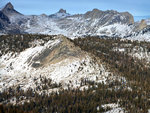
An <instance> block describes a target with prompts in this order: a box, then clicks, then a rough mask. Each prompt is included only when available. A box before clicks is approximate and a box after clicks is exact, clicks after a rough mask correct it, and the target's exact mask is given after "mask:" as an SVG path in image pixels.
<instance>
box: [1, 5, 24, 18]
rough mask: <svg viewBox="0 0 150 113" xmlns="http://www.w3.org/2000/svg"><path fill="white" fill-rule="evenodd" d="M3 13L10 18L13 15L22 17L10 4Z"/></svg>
mask: <svg viewBox="0 0 150 113" xmlns="http://www.w3.org/2000/svg"><path fill="white" fill-rule="evenodd" d="M2 12H3V13H4V14H5V15H6V16H8V17H10V16H13V15H22V14H21V13H19V12H18V11H16V10H15V9H14V6H13V5H12V4H11V3H10V2H9V3H8V4H6V6H5V7H4V8H3V9H2Z"/></svg>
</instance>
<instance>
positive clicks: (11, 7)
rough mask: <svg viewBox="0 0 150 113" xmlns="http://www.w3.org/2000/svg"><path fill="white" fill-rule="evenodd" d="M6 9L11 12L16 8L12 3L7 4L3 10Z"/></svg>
mask: <svg viewBox="0 0 150 113" xmlns="http://www.w3.org/2000/svg"><path fill="white" fill-rule="evenodd" d="M5 9H9V10H11V9H14V6H13V5H12V3H11V2H9V3H7V4H6V6H5V7H4V9H3V10H5Z"/></svg>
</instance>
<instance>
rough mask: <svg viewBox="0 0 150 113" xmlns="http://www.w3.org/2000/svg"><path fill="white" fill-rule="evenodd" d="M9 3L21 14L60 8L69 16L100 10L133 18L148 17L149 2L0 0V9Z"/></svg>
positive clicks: (40, 12) (49, 12)
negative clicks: (125, 14) (127, 13)
mask: <svg viewBox="0 0 150 113" xmlns="http://www.w3.org/2000/svg"><path fill="white" fill-rule="evenodd" d="M7 2H11V3H12V4H13V5H14V7H15V9H16V10H17V11H19V12H21V13H23V14H26V15H30V14H42V13H45V14H52V13H55V12H57V11H58V10H59V9H60V8H63V9H66V10H67V12H68V13H70V14H76V13H85V12H86V11H89V10H92V9H94V8H98V9H100V10H110V9H113V10H117V11H120V12H124V11H128V12H130V13H131V14H133V15H134V16H146V15H150V0H0V7H2V6H4V5H5V4H6V3H7Z"/></svg>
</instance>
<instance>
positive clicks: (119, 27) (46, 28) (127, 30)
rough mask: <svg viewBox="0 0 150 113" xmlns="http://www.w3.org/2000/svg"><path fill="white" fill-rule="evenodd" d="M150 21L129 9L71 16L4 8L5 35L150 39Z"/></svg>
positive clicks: (2, 27)
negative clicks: (27, 34)
mask: <svg viewBox="0 0 150 113" xmlns="http://www.w3.org/2000/svg"><path fill="white" fill-rule="evenodd" d="M149 25H150V20H149V19H147V20H141V21H138V22H135V21H134V17H133V16H132V15H131V14H130V13H129V12H117V11H114V10H107V11H101V10H99V9H93V10H92V11H88V12H86V13H85V14H75V15H71V14H69V13H67V11H66V10H64V9H60V10H59V11H58V12H57V13H55V14H51V15H46V14H42V15H23V14H21V13H19V12H18V11H16V10H15V9H14V7H13V5H12V4H11V3H8V4H6V6H5V7H4V8H3V9H1V11H0V30H1V31H0V33H1V34H20V33H21V34H22V33H32V34H51V35H55V34H56V35H57V34H63V35H65V36H68V37H70V38H73V39H74V38H76V37H84V36H87V35H90V36H109V37H121V38H128V39H134V40H146V41H150V30H149V29H150V26H149Z"/></svg>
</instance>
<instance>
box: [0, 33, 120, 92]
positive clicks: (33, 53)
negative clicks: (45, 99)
mask: <svg viewBox="0 0 150 113" xmlns="http://www.w3.org/2000/svg"><path fill="white" fill-rule="evenodd" d="M14 37H15V36H14ZM17 37H18V36H17ZM12 38H13V37H12ZM19 39H21V40H24V41H26V42H27V40H26V37H25V36H23V35H22V36H21V37H20V38H19ZM6 40H7V39H6ZM10 40H12V39H11V38H10ZM5 42H6V41H4V43H3V42H2V43H3V44H4V45H8V44H6V43H5ZM7 42H9V41H8V40H7ZM18 43H19V42H18ZM20 43H21V42H20ZM4 45H3V46H2V48H3V49H1V52H0V53H1V57H0V78H1V79H0V90H1V91H3V90H4V89H8V88H9V87H12V88H17V87H20V88H22V89H24V90H27V89H28V88H32V89H35V90H36V91H42V87H44V85H45V83H43V80H47V81H49V82H50V83H51V84H55V86H57V85H56V84H59V87H62V88H68V86H69V87H72V88H77V87H81V88H82V87H85V86H86V84H84V82H85V81H96V82H104V83H107V82H108V81H113V80H115V79H117V76H115V75H114V74H113V73H111V72H109V70H107V69H106V67H105V65H104V64H103V63H102V62H101V61H95V60H94V57H92V56H91V55H90V54H88V53H86V52H84V51H82V50H81V49H80V48H79V47H75V46H74V44H73V43H72V42H70V41H69V40H68V39H67V38H65V37H64V36H62V35H58V36H54V37H49V36H46V37H45V38H41V39H36V37H35V40H33V41H29V42H28V44H27V45H28V47H26V49H22V50H21V51H20V52H13V45H11V44H10V45H11V46H10V47H9V46H7V47H5V46H4ZM8 47H9V48H12V50H8ZM20 48H21V47H20ZM2 50H3V51H2ZM5 50H6V51H5ZM15 50H17V48H16V49H15ZM18 51H19V50H18ZM83 81H84V82H83ZM57 87H58V86H57ZM86 87H87V86H86ZM51 90H55V88H54V87H53V88H50V89H48V92H51Z"/></svg>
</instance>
